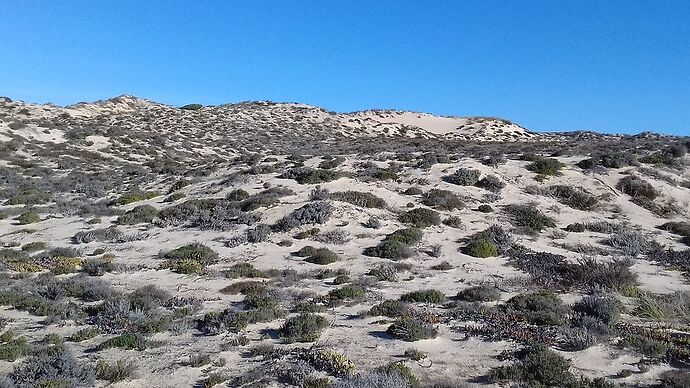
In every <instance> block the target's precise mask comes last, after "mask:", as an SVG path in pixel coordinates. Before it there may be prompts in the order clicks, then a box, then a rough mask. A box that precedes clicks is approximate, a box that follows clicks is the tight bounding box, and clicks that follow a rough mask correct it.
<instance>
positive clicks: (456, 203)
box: [422, 189, 465, 210]
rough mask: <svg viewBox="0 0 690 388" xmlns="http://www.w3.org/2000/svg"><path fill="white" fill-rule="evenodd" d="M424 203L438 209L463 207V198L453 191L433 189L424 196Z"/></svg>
mask: <svg viewBox="0 0 690 388" xmlns="http://www.w3.org/2000/svg"><path fill="white" fill-rule="evenodd" d="M422 204H424V205H426V206H429V207H432V208H434V209H438V210H454V209H462V208H463V207H464V206H465V205H464V204H463V202H462V199H461V198H460V197H459V196H458V195H457V194H455V193H453V192H452V191H448V190H439V189H431V190H429V192H427V193H426V194H424V196H423V197H422Z"/></svg>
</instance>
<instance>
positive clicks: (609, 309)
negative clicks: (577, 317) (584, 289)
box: [573, 295, 622, 325]
mask: <svg viewBox="0 0 690 388" xmlns="http://www.w3.org/2000/svg"><path fill="white" fill-rule="evenodd" d="M621 308H622V305H621V303H620V302H619V301H618V300H617V299H616V298H615V297H612V296H597V295H593V296H586V297H584V298H582V300H580V301H579V302H577V303H575V305H574V306H573V311H575V312H578V313H581V314H584V315H588V316H590V317H594V318H597V319H599V320H600V321H602V322H604V323H606V324H609V325H611V324H614V323H616V321H618V318H619V317H620V315H621Z"/></svg>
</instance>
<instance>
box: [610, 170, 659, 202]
mask: <svg viewBox="0 0 690 388" xmlns="http://www.w3.org/2000/svg"><path fill="white" fill-rule="evenodd" d="M616 188H617V189H618V190H620V191H622V192H623V193H625V194H628V195H629V196H631V197H632V198H633V199H646V200H649V201H652V200H654V199H655V198H656V197H658V196H659V192H658V191H657V190H656V189H655V188H654V186H653V185H652V184H651V183H649V182H647V181H646V180H644V179H642V178H640V177H637V176H634V175H629V176H626V177H624V178H622V179H621V180H619V181H618V183H617V184H616Z"/></svg>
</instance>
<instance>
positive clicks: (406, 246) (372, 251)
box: [364, 228, 423, 260]
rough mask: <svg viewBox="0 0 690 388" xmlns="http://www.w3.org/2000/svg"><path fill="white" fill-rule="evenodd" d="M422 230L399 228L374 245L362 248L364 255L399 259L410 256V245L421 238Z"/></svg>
mask: <svg viewBox="0 0 690 388" xmlns="http://www.w3.org/2000/svg"><path fill="white" fill-rule="evenodd" d="M422 236H423V232H422V231H421V230H420V229H418V228H407V229H399V230H397V231H395V232H393V233H391V234H389V235H388V236H386V237H385V238H384V239H383V241H381V243H380V244H379V245H377V246H375V247H368V248H366V249H364V255H366V256H372V257H381V258H386V259H391V260H401V259H405V258H407V257H410V256H412V250H411V249H410V246H412V245H414V244H417V243H418V242H420V241H421V240H422Z"/></svg>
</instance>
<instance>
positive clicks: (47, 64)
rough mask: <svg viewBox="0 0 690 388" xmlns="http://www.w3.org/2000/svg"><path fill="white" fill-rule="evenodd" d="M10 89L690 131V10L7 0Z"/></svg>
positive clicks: (2, 46)
mask: <svg viewBox="0 0 690 388" xmlns="http://www.w3.org/2000/svg"><path fill="white" fill-rule="evenodd" d="M0 15H1V16H0V17H1V18H2V22H0V95H7V96H9V97H11V98H14V99H21V100H25V101H30V102H53V103H57V104H61V105H62V104H70V103H74V102H78V101H92V100H97V99H103V98H109V97H113V96H116V95H120V94H134V95H138V96H141V97H145V98H149V99H152V100H156V101H160V102H164V103H168V104H173V105H181V104H185V103H192V102H199V103H203V104H221V103H227V102H236V101H242V100H256V99H261V100H274V101H298V102H304V103H309V104H314V105H319V106H322V107H325V108H327V109H330V110H335V111H341V112H342V111H354V110H361V109H368V108H395V109H405V110H415V111H425V112H432V113H437V114H446V115H491V116H501V117H505V118H508V119H511V120H514V121H516V122H518V123H520V124H522V125H524V126H526V127H528V128H530V129H533V130H538V131H553V130H573V129H592V130H598V131H605V132H639V131H646V130H653V131H658V132H665V133H675V134H686V135H690V1H687V0H680V1H675V0H656V1H655V0H647V1H638V0H622V1H604V0H596V1H590V0H575V1H557V0H544V1H515V0H491V1H488V0H487V1H485V0H476V1H459V0H456V1H417V2H412V1H400V0H398V1H383V0H376V1H330V0H319V1H293V2H289V1H239V0H238V1H190V0H186V1H140V0H137V1H123V0H119V1H114V0H113V1H94V0H91V1H76V0H70V1H29V0H21V1H20V0H7V1H0Z"/></svg>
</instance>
